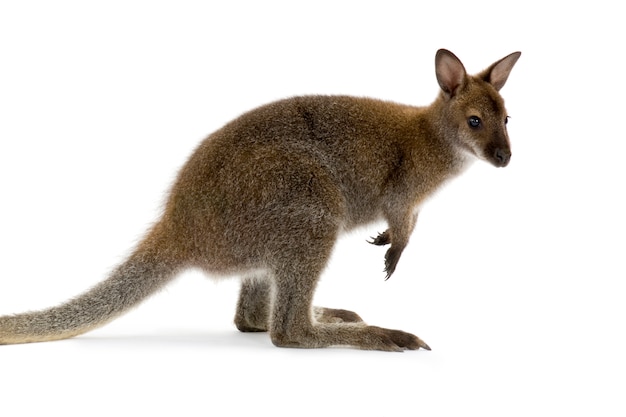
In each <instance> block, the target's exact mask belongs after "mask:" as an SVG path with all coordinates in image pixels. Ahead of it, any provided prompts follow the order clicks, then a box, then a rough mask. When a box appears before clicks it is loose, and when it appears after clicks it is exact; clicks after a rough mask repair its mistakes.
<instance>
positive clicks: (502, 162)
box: [493, 148, 511, 168]
mask: <svg viewBox="0 0 626 417" xmlns="http://www.w3.org/2000/svg"><path fill="white" fill-rule="evenodd" d="M493 158H494V161H495V162H496V163H495V164H494V165H495V166H497V167H498V168H503V167H505V166H507V165H508V164H509V161H510V160H511V150H510V149H502V148H496V150H495V151H494V153H493Z"/></svg>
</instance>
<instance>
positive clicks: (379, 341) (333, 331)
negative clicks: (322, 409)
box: [270, 323, 430, 352]
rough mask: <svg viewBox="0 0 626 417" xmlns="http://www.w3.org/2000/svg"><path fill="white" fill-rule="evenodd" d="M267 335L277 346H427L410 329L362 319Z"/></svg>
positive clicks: (389, 349)
mask: <svg viewBox="0 0 626 417" xmlns="http://www.w3.org/2000/svg"><path fill="white" fill-rule="evenodd" d="M307 327H308V326H307ZM270 336H271V338H272V343H274V345H276V346H278V347H292V348H293V347H295V348H318V347H329V346H352V347H356V348H359V349H363V350H381V351H386V352H402V351H404V350H417V349H420V348H422V349H426V350H430V347H429V346H428V345H427V344H426V343H425V342H424V341H423V340H421V339H420V338H419V337H417V336H415V335H413V334H411V333H407V332H403V331H401V330H392V329H385V328H382V327H376V326H368V325H365V324H364V323H338V324H333V323H317V324H315V325H313V326H311V327H308V328H304V329H291V331H290V332H289V333H288V334H278V333H277V332H270Z"/></svg>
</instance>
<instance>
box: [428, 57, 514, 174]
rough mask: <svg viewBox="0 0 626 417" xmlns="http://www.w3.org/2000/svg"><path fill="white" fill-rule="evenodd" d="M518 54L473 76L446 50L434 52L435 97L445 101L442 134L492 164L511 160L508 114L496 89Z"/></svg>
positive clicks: (502, 81)
mask: <svg viewBox="0 0 626 417" xmlns="http://www.w3.org/2000/svg"><path fill="white" fill-rule="evenodd" d="M520 55H521V53H520V52H514V53H512V54H510V55H508V56H506V57H504V58H502V59H501V60H499V61H497V62H495V63H494V64H492V65H491V66H490V67H489V68H487V69H485V70H484V71H482V72H481V73H479V74H478V75H476V76H470V75H468V74H467V72H466V71H465V67H464V66H463V64H462V63H461V61H460V60H459V59H458V58H457V57H456V56H455V55H454V54H453V53H452V52H450V51H448V50H445V49H440V50H439V51H437V54H436V56H435V72H436V75H437V81H438V82H439V86H440V87H441V95H440V98H439V100H440V101H442V102H443V103H445V104H444V106H443V111H442V114H441V116H442V117H444V118H445V121H444V122H443V123H442V129H443V130H444V135H445V136H446V137H448V138H449V139H451V140H454V141H458V144H459V145H460V146H461V147H462V148H463V149H464V150H466V151H468V152H469V153H471V154H473V155H474V156H476V157H478V158H480V159H483V160H485V161H488V162H490V163H492V164H493V165H494V166H496V167H505V166H507V165H508V163H509V161H510V160H511V146H510V143H509V135H508V133H507V130H506V124H507V121H508V118H509V116H508V114H507V113H506V109H505V108H504V100H503V99H502V97H501V96H500V94H499V93H498V91H499V90H500V89H501V88H502V87H503V86H504V84H505V83H506V80H507V78H508V76H509V73H510V72H511V69H513V66H514V65H515V63H516V62H517V60H518V59H519V57H520Z"/></svg>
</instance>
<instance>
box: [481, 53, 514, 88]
mask: <svg viewBox="0 0 626 417" xmlns="http://www.w3.org/2000/svg"><path fill="white" fill-rule="evenodd" d="M521 55H522V53H521V52H513V53H512V54H510V55H507V56H505V57H504V58H502V59H501V60H499V61H497V62H495V63H493V64H492V65H491V66H490V67H489V68H487V69H486V70H484V71H483V72H481V73H480V74H479V77H480V78H482V79H483V80H485V81H487V82H488V83H490V84H491V85H493V87H494V88H495V89H496V90H497V91H500V89H501V88H502V87H504V84H505V83H506V80H507V78H509V74H510V73H511V70H512V69H513V66H514V65H515V63H516V62H517V60H518V59H519V57H520V56H521Z"/></svg>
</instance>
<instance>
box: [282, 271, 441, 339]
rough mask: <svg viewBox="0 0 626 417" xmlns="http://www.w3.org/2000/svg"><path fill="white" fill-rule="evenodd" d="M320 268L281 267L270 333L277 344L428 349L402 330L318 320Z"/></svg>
mask: <svg viewBox="0 0 626 417" xmlns="http://www.w3.org/2000/svg"><path fill="white" fill-rule="evenodd" d="M318 266H319V268H313V267H311V265H307V266H306V267H304V268H285V269H283V270H281V271H277V272H276V275H275V277H274V279H275V285H276V286H275V290H274V291H275V293H274V303H273V304H272V312H271V320H270V337H271V339H272V342H273V343H274V344H275V345H276V346H281V347H299V348H317V347H327V346H354V347H357V348H360V349H368V350H384V351H402V350H404V349H410V350H415V349H419V348H423V349H428V350H430V348H429V347H428V345H427V344H426V343H424V342H423V341H422V340H420V339H419V338H418V337H417V336H414V335H412V334H410V333H406V332H403V331H400V330H391V329H384V328H380V327H375V326H368V325H366V324H365V323H363V322H356V323H323V322H316V321H315V320H314V317H313V311H314V309H313V308H312V307H311V300H312V298H313V293H314V290H315V285H316V283H317V279H318V275H319V273H320V272H321V269H322V267H323V264H322V263H321V264H320V265H318Z"/></svg>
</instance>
